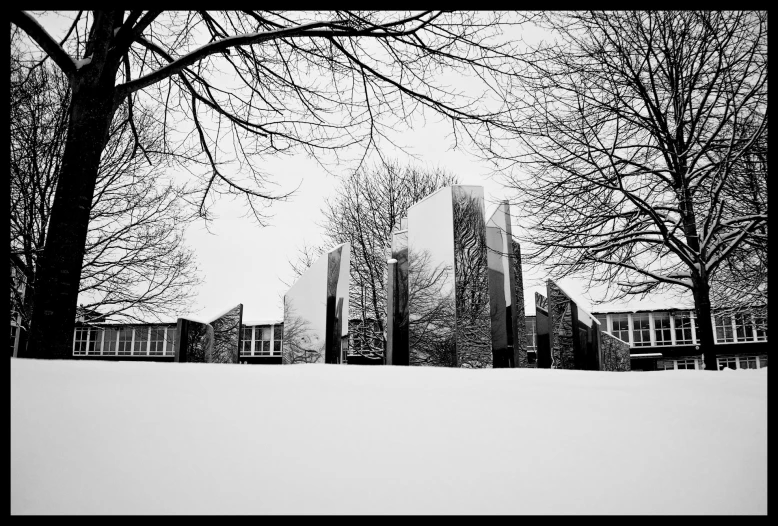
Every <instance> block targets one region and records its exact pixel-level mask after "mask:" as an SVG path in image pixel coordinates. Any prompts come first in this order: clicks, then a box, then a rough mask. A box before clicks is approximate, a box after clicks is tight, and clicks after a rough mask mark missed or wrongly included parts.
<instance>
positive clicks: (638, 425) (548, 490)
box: [11, 359, 767, 514]
mask: <svg viewBox="0 0 778 526" xmlns="http://www.w3.org/2000/svg"><path fill="white" fill-rule="evenodd" d="M11 513H12V514H31V513H32V514H171V513H175V514H766V513H767V373H766V371H764V370H756V371H743V372H742V374H719V373H718V372H714V371H662V372H650V373H640V372H633V373H602V372H584V371H553V370H535V369H495V370H463V369H444V368H419V367H378V366H374V367H371V366H336V365H295V366H272V365H266V366H262V365H244V366H236V365H215V364H214V365H211V364H208V365H206V364H190V363H175V364H171V363H141V362H129V361H127V362H88V361H42V360H25V359H11Z"/></svg>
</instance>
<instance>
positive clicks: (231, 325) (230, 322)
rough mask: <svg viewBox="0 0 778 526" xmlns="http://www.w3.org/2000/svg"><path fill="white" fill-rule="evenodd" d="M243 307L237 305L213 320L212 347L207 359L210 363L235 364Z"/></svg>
mask: <svg viewBox="0 0 778 526" xmlns="http://www.w3.org/2000/svg"><path fill="white" fill-rule="evenodd" d="M242 318H243V306H242V305H238V306H237V307H235V308H233V309H231V310H230V311H228V312H227V313H226V314H224V315H223V316H221V317H219V318H217V319H215V320H213V321H212V322H211V326H212V327H213V347H212V349H211V351H210V353H209V356H208V357H207V361H208V362H212V363H237V362H238V351H239V349H238V340H239V331H240V326H241V321H242Z"/></svg>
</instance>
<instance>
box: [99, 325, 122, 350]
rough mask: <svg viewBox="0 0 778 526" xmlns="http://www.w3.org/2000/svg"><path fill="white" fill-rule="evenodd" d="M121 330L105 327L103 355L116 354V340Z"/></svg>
mask: <svg viewBox="0 0 778 526" xmlns="http://www.w3.org/2000/svg"><path fill="white" fill-rule="evenodd" d="M118 336H119V331H117V330H116V329H105V333H104V334H103V356H106V355H108V356H116V340H117V338H118Z"/></svg>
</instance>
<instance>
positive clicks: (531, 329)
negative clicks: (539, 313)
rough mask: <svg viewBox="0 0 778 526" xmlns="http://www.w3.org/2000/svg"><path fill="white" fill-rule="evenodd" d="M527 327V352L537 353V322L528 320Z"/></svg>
mask: <svg viewBox="0 0 778 526" xmlns="http://www.w3.org/2000/svg"><path fill="white" fill-rule="evenodd" d="M525 326H526V327H527V351H529V352H535V351H537V343H536V335H537V330H536V328H535V320H529V319H528V320H526V322H525Z"/></svg>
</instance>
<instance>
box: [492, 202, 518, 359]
mask: <svg viewBox="0 0 778 526" xmlns="http://www.w3.org/2000/svg"><path fill="white" fill-rule="evenodd" d="M497 212H499V210H498V211H497ZM497 212H495V215H496V214H497ZM493 220H494V216H492V219H490V220H489V223H488V224H487V225H489V224H492V223H493ZM486 246H487V247H488V249H489V250H488V252H487V258H486V261H487V264H488V267H489V299H490V302H491V308H490V315H491V318H492V351H493V353H494V357H493V359H494V367H512V366H513V363H512V362H513V356H512V354H513V353H510V355H509V350H508V334H509V333H510V332H512V331H511V320H510V319H509V318H508V313H507V308H506V305H505V303H506V300H507V299H508V298H509V297H510V284H508V283H507V282H508V279H507V277H506V275H505V274H506V272H505V268H504V266H503V263H504V261H505V260H507V259H508V258H507V257H506V254H505V253H504V246H503V231H502V230H501V229H500V228H498V227H496V226H487V227H486ZM506 285H508V291H507V293H506ZM511 336H512V335H511Z"/></svg>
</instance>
